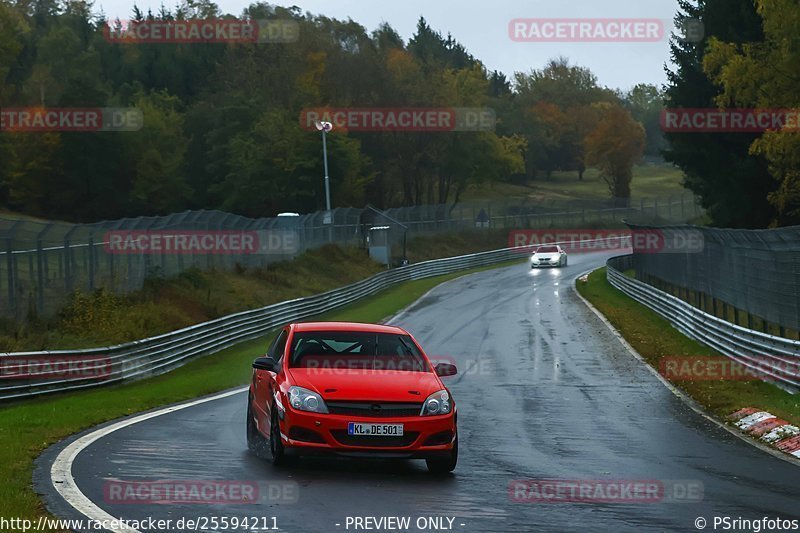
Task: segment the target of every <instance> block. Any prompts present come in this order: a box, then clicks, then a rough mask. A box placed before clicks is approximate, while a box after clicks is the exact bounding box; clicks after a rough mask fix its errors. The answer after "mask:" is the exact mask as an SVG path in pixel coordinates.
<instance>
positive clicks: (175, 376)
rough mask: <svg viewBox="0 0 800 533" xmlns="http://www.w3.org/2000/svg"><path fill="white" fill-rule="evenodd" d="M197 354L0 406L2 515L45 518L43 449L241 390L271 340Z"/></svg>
mask: <svg viewBox="0 0 800 533" xmlns="http://www.w3.org/2000/svg"><path fill="white" fill-rule="evenodd" d="M508 264H513V262H509V263H503V264H498V265H492V266H489V267H482V268H476V269H472V270H465V271H462V272H457V273H453V274H447V275H444V276H437V277H434V278H428V279H422V280H417V281H411V282H407V283H403V284H401V285H398V286H396V287H393V288H391V289H387V290H385V291H382V292H381V293H379V294H377V295H374V296H371V297H368V298H365V299H363V300H361V301H359V302H356V303H354V304H351V305H349V306H346V307H343V308H341V309H339V310H336V311H332V312H330V313H327V314H325V315H323V316H321V317H320V318H321V319H325V320H346V321H359V322H375V321H378V320H381V319H383V318H386V317H388V316H389V315H392V314H393V313H395V312H397V311H399V310H400V309H402V308H403V307H405V306H407V305H409V304H411V303H412V302H414V301H415V300H416V299H418V298H419V297H420V296H422V295H423V294H424V293H425V292H427V291H428V290H430V289H431V288H433V287H435V286H436V285H438V284H440V283H442V282H444V281H448V280H450V279H454V278H457V277H461V276H464V275H466V274H470V273H474V272H478V271H482V270H488V269H490V268H497V267H501V266H504V265H508ZM269 337H270V335H266V336H265V337H264V338H261V339H256V340H252V341H247V342H244V343H241V344H238V345H236V346H233V347H231V348H228V349H226V350H224V351H222V352H219V353H217V354H214V355H211V356H207V357H202V358H199V359H197V360H195V361H192V362H190V363H189V364H187V365H186V366H184V367H181V368H179V369H177V370H175V371H173V372H170V373H168V374H164V375H162V376H158V377H154V378H150V379H146V380H142V381H138V382H133V383H130V384H126V385H121V386H112V387H107V388H99V389H96V390H91V391H84V392H78V393H70V394H60V395H56V396H51V397H42V398H38V399H34V400H28V401H25V402H20V403H18V404H13V405H8V406H6V407H2V408H0V479H3V480H4V481H3V483H2V484H0V516H4V517H19V518H27V519H31V520H34V521H35V519H36V518H37V517H38V516H39V515H41V514H42V513H44V512H45V511H44V509H43V506H42V504H41V502H40V500H39V498H38V497H37V495H36V494H35V493H34V492H33V490H32V488H31V477H32V474H33V461H34V459H35V458H36V457H37V456H38V455H39V454H40V453H41V452H42V451H43V450H44V449H45V448H47V447H48V446H50V445H51V444H53V443H55V442H57V441H59V440H60V439H63V438H65V437H67V436H69V435H72V434H73V433H76V432H79V431H81V430H83V429H86V428H89V427H92V426H94V425H97V424H100V423H102V422H105V421H108V420H112V419H114V418H119V417H122V416H127V415H130V414H133V413H136V412H139V411H144V410H147V409H151V408H154V407H158V406H161V405H165V404H169V403H175V402H180V401H182V400H188V399H191V398H195V397H198V396H202V395H205V394H211V393H213V392H216V391H220V390H224V389H228V388H231V387H235V386H237V385H243V384H246V383H247V380H248V378H249V376H250V371H251V370H250V363H251V362H252V360H253V359H254V358H255V357H257V356H258V355H260V354H262V353H263V352H264V351H265V349H266V346H267V342H268V338H269ZM242 438H244V437H242Z"/></svg>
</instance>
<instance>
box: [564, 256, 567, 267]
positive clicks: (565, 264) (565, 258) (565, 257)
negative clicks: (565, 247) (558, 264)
mask: <svg viewBox="0 0 800 533" xmlns="http://www.w3.org/2000/svg"><path fill="white" fill-rule="evenodd" d="M564 266H567V256H564Z"/></svg>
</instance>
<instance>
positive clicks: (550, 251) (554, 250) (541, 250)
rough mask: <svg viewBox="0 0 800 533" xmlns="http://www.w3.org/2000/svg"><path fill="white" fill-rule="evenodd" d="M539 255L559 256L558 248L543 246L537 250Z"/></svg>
mask: <svg viewBox="0 0 800 533" xmlns="http://www.w3.org/2000/svg"><path fill="white" fill-rule="evenodd" d="M536 253H537V254H557V253H558V248H557V247H555V246H542V247H541V248H539V249H538V250H536Z"/></svg>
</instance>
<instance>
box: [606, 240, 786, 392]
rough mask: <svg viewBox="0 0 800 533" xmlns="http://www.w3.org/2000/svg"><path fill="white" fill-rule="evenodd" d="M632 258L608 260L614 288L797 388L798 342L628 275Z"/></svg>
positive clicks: (702, 339) (684, 330) (687, 332)
mask: <svg viewBox="0 0 800 533" xmlns="http://www.w3.org/2000/svg"><path fill="white" fill-rule="evenodd" d="M632 257H633V256H630V255H626V256H620V257H614V258H612V259H609V260H608V262H607V267H608V268H607V269H606V275H607V278H608V281H609V283H611V284H612V285H613V286H614V287H616V288H618V289H619V290H621V291H622V292H624V293H625V294H627V295H628V296H630V297H631V298H633V299H634V300H637V301H638V302H640V303H642V304H644V305H646V306H647V307H649V308H650V309H652V310H653V311H655V312H656V313H658V314H659V315H661V316H663V317H664V318H666V319H667V320H669V321H670V323H672V325H673V326H675V327H676V328H677V329H678V330H679V331H681V332H682V333H684V334H685V335H688V336H689V337H691V338H693V339H695V340H697V341H699V342H702V343H703V344H706V345H708V346H710V347H712V348H714V349H715V350H717V351H719V352H720V353H722V354H723V355H725V356H727V357H729V358H731V359H733V360H734V361H736V362H738V363H740V364H742V365H744V366H746V367H749V368H751V369H753V370H754V371H756V372H759V373H761V374H764V375H766V376H767V377H768V378H770V379H772V380H775V381H776V382H780V383H782V384H783V385H786V386H789V387H790V388H792V389H798V388H800V341H795V340H791V339H786V338H783V337H776V336H774V335H769V334H767V333H762V332H760V331H753V330H751V329H747V328H744V327H742V326H739V325H736V324H732V323H730V322H728V321H726V320H723V319H721V318H718V317H716V316H714V315H710V314H708V313H706V312H705V311H702V310H701V309H698V308H696V307H694V306H691V305H689V304H688V303H686V302H684V301H683V300H681V299H679V298H676V297H675V296H672V295H671V294H667V293H665V292H663V291H660V290H658V289H656V288H654V287H652V286H650V285H647V284H646V283H643V282H641V281H638V280H636V279H633V278H631V277H628V276H626V275H625V274H623V272H625V271H626V270H629V269H632V268H633V262H632Z"/></svg>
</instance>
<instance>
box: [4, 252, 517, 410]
mask: <svg viewBox="0 0 800 533" xmlns="http://www.w3.org/2000/svg"><path fill="white" fill-rule="evenodd" d="M519 258H520V252H519V249H514V248H506V249H502V250H495V251H491V252H482V253H477V254H471V255H464V256H459V257H450V258H446V259H436V260H433V261H425V262H423V263H417V264H414V265H409V266H404V267H400V268H396V269H393V270H387V271H386V272H381V273H379V274H376V275H374V276H372V277H369V278H367V279H364V280H362V281H358V282H356V283H353V284H351V285H348V286H346V287H341V288H339V289H334V290H331V291H328V292H324V293H321V294H316V295H314V296H309V297H306V298H297V299H295V300H289V301H286V302H280V303H276V304H272V305H268V306H266V307H262V308H260V309H254V310H251V311H244V312H241V313H236V314H233V315H228V316H225V317H222V318H218V319H216V320H211V321H209V322H204V323H202V324H197V325H195V326H191V327H188V328H184V329H181V330H177V331H173V332H170V333H166V334H163V335H159V336H157V337H151V338H148V339H144V340H140V341H135V342H130V343H126V344H120V345H118V346H111V347H106V348H92V349H86V350H58V351H40V352H17V353H5V354H0V400H10V399H16V398H24V397H29V396H35V395H39V394H45V393H50V392H58V391H68V390H76V389H82V388H86V387H94V386H98V385H105V384H109V383H115V382H121V381H125V380H130V379H136V378H142V377H147V376H152V375H156V374H161V373H164V372H167V371H169V370H172V369H174V368H176V367H178V366H180V365H182V364H184V363H185V362H186V361H187V360H188V359H190V358H192V357H195V356H198V355H205V354H210V353H213V352H217V351H219V350H222V349H224V348H227V347H228V346H231V345H234V344H237V343H239V342H242V341H245V340H248V339H253V338H257V337H260V336H262V335H264V334H265V333H267V332H268V331H270V330H272V329H274V328H276V327H278V326H282V325H284V324H287V323H289V322H293V321H297V320H301V319H303V318H307V317H311V316H315V315H319V314H321V313H325V312H327V311H330V310H332V309H335V308H337V307H341V306H343V305H346V304H349V303H352V302H354V301H356V300H358V299H359V298H363V297H365V296H369V295H371V294H374V293H376V292H378V291H381V290H383V289H386V288H388V287H391V286H392V285H395V284H397V283H401V282H404V281H410V280H416V279H422V278H428V277H432V276H438V275H441V274H449V273H451V272H457V271H459V270H465V269H469V268H473V267H479V266H484V265H490V264H493V263H499V262H503V261H509V260H512V259H519ZM255 355H256V354H254V357H255ZM76 372H79V375H78V376H77V377H74V376H72V375H70V374H74V373H76ZM64 374H68V375H70V377H68V378H64V377H63V375H64Z"/></svg>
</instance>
